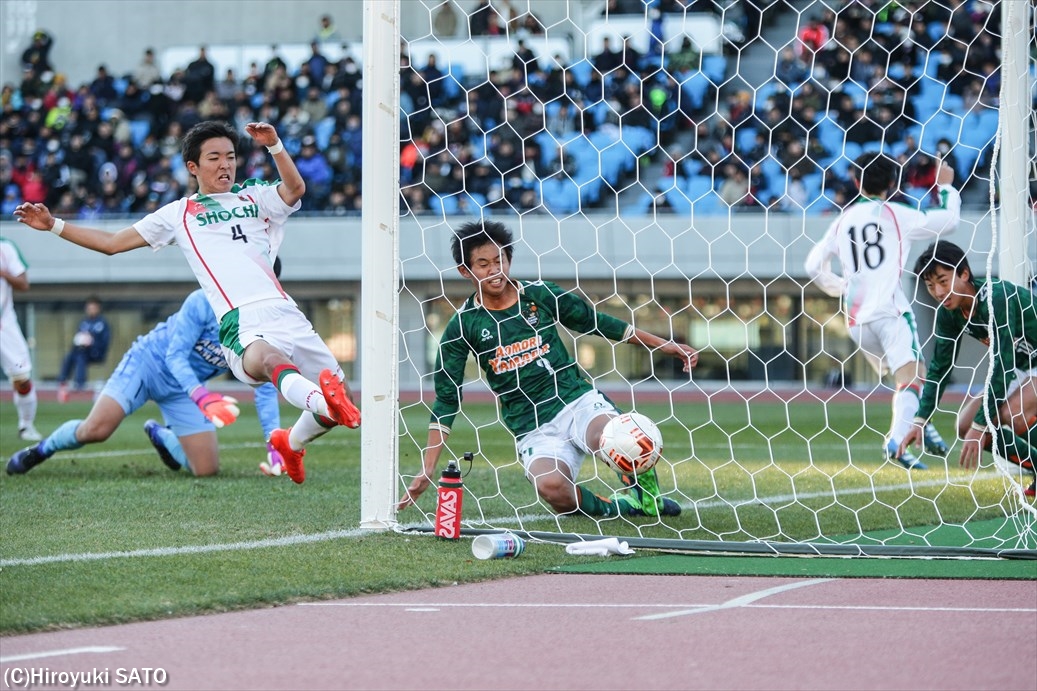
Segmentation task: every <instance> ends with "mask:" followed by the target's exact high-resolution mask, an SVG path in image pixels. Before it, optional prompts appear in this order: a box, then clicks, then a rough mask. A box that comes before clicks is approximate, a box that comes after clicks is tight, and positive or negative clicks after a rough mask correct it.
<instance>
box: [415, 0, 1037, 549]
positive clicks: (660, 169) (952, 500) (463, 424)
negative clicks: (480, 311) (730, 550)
mask: <svg viewBox="0 0 1037 691" xmlns="http://www.w3.org/2000/svg"><path fill="white" fill-rule="evenodd" d="M410 10H414V12H415V13H416V14H417V15H419V16H416V17H413V16H412V17H409V18H408V20H409V21H405V22H404V23H403V24H402V26H404V27H405V29H406V31H405V33H404V35H403V37H402V38H403V41H402V45H401V74H400V84H401V89H400V90H401V93H400V113H401V176H400V179H401V190H400V192H401V213H402V214H403V216H404V221H405V223H406V224H408V225H406V226H405V227H406V228H411V229H413V233H414V234H415V237H418V238H420V241H417V242H413V243H412V242H409V241H405V242H404V243H403V247H402V248H401V256H400V260H401V278H402V285H401V319H400V335H401V342H402V343H403V344H404V347H403V348H401V362H400V373H401V376H400V380H401V387H402V393H401V403H400V422H401V424H400V459H401V460H400V468H401V477H400V478H399V480H398V481H399V483H400V486H401V492H403V491H406V487H407V485H408V484H409V482H410V481H411V479H412V477H413V476H414V474H415V473H420V472H421V470H420V468H421V455H422V450H423V448H424V446H425V444H426V434H427V429H428V422H429V415H430V410H431V403H432V401H433V399H434V398H435V391H434V389H433V377H434V367H435V353H436V348H437V344H438V341H439V337H440V336H441V334H442V332H443V329H444V327H445V325H446V323H447V320H448V319H449V318H450V316H451V315H452V314H453V312H454V311H455V310H456V309H457V308H458V307H459V306H460V304H461V303H462V302H463V300H464V299H465V298H466V297H467V296H468V295H470V293H471V292H472V286H471V284H470V283H469V282H468V281H465V280H463V279H462V278H461V276H459V275H458V273H457V270H456V267H455V265H454V262H453V260H452V259H451V258H450V256H449V251H448V245H449V241H450V237H451V231H452V230H453V229H454V228H456V227H457V226H458V225H460V224H461V223H463V222H465V221H468V220H472V219H473V218H476V219H477V218H489V219H493V220H499V221H501V222H503V223H505V224H506V225H507V226H508V227H509V228H511V230H512V231H513V233H514V235H515V237H516V244H515V246H514V251H515V258H514V263H513V267H512V276H513V277H515V278H520V279H529V280H545V281H551V282H554V283H557V284H558V285H559V286H561V287H562V289H563V290H565V291H568V292H573V293H575V294H577V295H579V296H580V297H582V298H583V299H586V300H587V301H588V302H590V303H591V304H592V305H593V306H594V307H595V308H596V309H597V310H598V311H600V312H603V313H607V314H611V315H614V316H617V317H620V318H622V319H624V320H626V321H629V322H631V323H633V324H634V325H635V326H636V327H638V328H642V329H645V330H647V331H650V332H652V333H655V334H658V335H660V336H663V337H664V338H669V339H674V340H677V341H681V342H686V343H689V344H691V345H692V346H694V347H695V348H697V349H698V350H699V351H700V361H699V365H698V367H697V368H696V370H695V372H694V374H693V376H692V377H690V378H689V377H688V376H687V375H686V374H682V373H681V372H680V371H679V367H674V363H673V361H671V359H670V358H666V357H663V356H661V355H660V354H659V353H657V352H653V351H652V350H650V349H644V348H641V347H639V346H634V345H628V344H616V343H613V342H610V341H607V340H605V339H602V338H601V337H599V336H594V335H579V334H573V333H568V332H566V338H567V345H568V347H569V349H570V352H572V353H573V355H574V357H575V358H576V360H577V362H578V363H579V366H580V367H581V369H582V371H583V372H584V374H585V376H586V377H587V378H588V379H589V380H590V381H591V382H592V383H593V384H594V385H595V386H596V387H597V388H599V389H600V390H602V391H603V392H605V393H606V394H607V395H608V396H609V397H611V398H612V399H613V400H614V401H615V402H616V403H617V404H618V405H619V407H620V408H622V409H625V410H629V409H633V410H637V411H639V412H643V413H645V414H647V415H648V416H649V417H650V418H652V419H653V420H654V421H655V422H656V423H657V424H658V425H659V427H660V429H661V430H662V434H663V437H664V439H665V445H666V446H665V452H664V458H663V460H662V461H660V463H659V466H658V475H659V480H660V486H661V489H662V492H663V494H664V495H665V496H666V497H668V498H671V499H673V500H674V501H676V502H678V503H679V504H680V506H681V507H682V509H683V511H682V513H681V515H680V516H677V517H664V518H630V517H623V516H620V517H615V518H607V519H593V518H589V517H571V516H565V517H562V516H557V515H555V514H554V513H553V512H552V511H550V510H549V508H548V507H547V505H546V504H545V503H544V502H543V501H541V500H540V499H539V498H538V496H537V494H536V491H535V490H534V488H533V486H532V485H531V484H530V483H529V482H528V481H527V480H526V479H525V478H524V472H523V466H522V464H521V463H520V461H519V459H518V458H517V457H516V453H515V446H514V440H513V438H512V436H511V435H510V433H509V432H508V431H507V429H506V428H505V427H504V425H503V423H502V420H501V416H500V412H499V410H498V409H497V407H496V406H495V405H494V402H493V400H494V399H493V396H492V395H491V394H490V393H489V391H488V389H487V387H486V382H485V377H484V376H483V375H482V373H480V372H479V370H478V368H477V367H476V365H475V362H474V358H473V359H470V361H469V366H468V370H467V372H466V381H465V384H464V387H463V394H464V403H463V406H462V412H461V414H460V415H459V416H458V418H457V420H456V421H455V423H454V425H453V430H452V433H451V435H450V438H449V440H448V442H447V451H446V454H445V455H446V456H448V457H453V458H461V456H462V454H463V453H464V452H465V451H473V452H475V461H474V462H473V463H472V464H471V466H470V467H469V466H467V464H463V465H464V466H465V467H464V469H465V470H466V471H467V475H466V479H465V482H466V488H467V491H468V497H469V498H468V502H467V504H466V506H465V515H464V519H465V525H467V526H469V527H471V528H512V529H514V528H518V529H521V530H526V531H529V532H530V533H535V534H538V535H540V534H545V535H548V536H550V535H562V534H574V533H575V534H597V535H614V534H620V535H634V536H637V537H640V538H646V539H650V538H657V539H660V540H679V541H684V542H686V543H688V544H691V543H692V542H694V541H697V540H707V541H721V542H722V543H724V544H730V545H738V544H742V543H744V542H747V541H766V542H771V541H773V542H779V543H803V542H809V543H814V544H825V543H832V544H836V543H849V544H853V545H857V546H858V547H859V546H862V545H864V546H867V545H882V546H886V545H900V544H912V545H917V544H922V545H929V546H932V547H939V546H948V545H949V546H964V547H968V548H974V547H981V548H993V549H996V550H1002V549H1014V548H1023V549H1028V550H1032V549H1034V548H1035V547H1037V538H1035V533H1034V511H1033V509H1032V506H1031V503H1030V502H1029V501H1028V500H1027V499H1026V498H1025V497H1024V496H1023V494H1022V489H1023V488H1025V486H1026V485H1027V484H1028V483H1029V481H1031V480H1032V475H1029V474H1027V473H1026V471H1025V470H1021V469H1020V467H1019V466H1018V465H1015V466H1009V465H1005V464H1004V463H998V462H996V461H995V460H993V459H992V458H991V456H990V455H989V454H987V455H986V458H985V460H984V463H983V465H982V466H981V467H980V469H979V470H978V471H976V472H972V471H966V470H962V469H960V468H959V467H958V464H957V462H956V459H957V455H958V452H959V450H960V443H955V442H954V438H955V437H956V427H957V423H956V416H957V413H958V405H959V403H960V401H961V400H962V399H963V397H964V396H965V395H966V393H967V392H970V391H971V392H975V391H977V390H979V388H978V387H982V385H983V382H984V378H985V376H986V366H985V365H986V362H987V360H986V354H985V349H983V348H982V347H981V346H979V345H966V346H965V347H964V348H963V352H962V355H961V357H960V358H959V361H958V365H957V366H956V368H955V369H954V374H953V376H954V384H953V385H952V386H951V387H950V388H949V391H948V393H947V394H946V395H945V397H944V400H943V401H942V402H941V404H940V406H939V408H938V410H937V413H936V415H935V416H934V422H935V423H936V427H937V429H939V430H940V431H941V432H942V434H943V436H944V438H945V439H946V440H947V442H948V443H949V444H950V445H951V450H950V454H949V456H948V457H947V460H944V459H943V458H939V457H935V456H931V455H929V454H923V455H922V458H923V460H925V461H926V462H927V463H928V465H929V466H930V469H929V470H928V471H926V472H919V471H913V472H912V473H910V474H908V473H906V472H905V471H904V469H903V468H901V467H900V466H899V465H896V464H894V463H890V462H886V460H885V459H884V458H883V457H882V447H883V444H884V438H885V435H887V433H888V431H889V423H890V416H891V412H890V411H891V403H890V401H891V396H892V391H891V389H890V386H889V384H890V382H888V381H880V380H879V379H878V378H877V377H876V376H875V374H874V372H873V371H872V370H871V369H870V368H869V366H868V365H867V363H866V362H865V359H864V357H863V354H862V353H860V352H859V351H858V350H857V349H856V346H855V345H854V344H853V342H852V341H851V340H850V338H849V336H848V333H847V327H846V322H845V318H844V316H843V315H842V314H841V313H840V311H839V304H838V301H837V300H835V299H833V298H829V297H828V296H826V295H824V294H823V293H822V292H821V291H820V290H818V289H817V288H816V286H813V285H812V284H810V283H809V281H808V280H807V279H806V277H805V275H804V272H803V270H802V266H803V258H804V257H805V254H806V252H807V250H808V249H809V247H810V245H811V244H812V242H814V241H816V240H817V239H818V238H819V237H820V235H821V234H822V233H823V231H824V229H825V227H826V226H827V224H828V223H829V222H830V220H831V219H832V218H833V217H834V214H836V213H838V212H839V211H840V210H841V209H842V208H843V207H844V206H846V205H847V204H849V203H851V202H852V201H854V199H855V196H856V190H855V188H854V186H853V183H852V181H851V178H850V175H849V173H850V165H851V162H852V161H853V160H854V159H855V158H856V157H857V156H858V155H860V154H861V153H863V152H868V151H882V152H884V153H886V154H887V155H888V156H890V157H891V158H894V159H896V160H897V161H898V162H899V163H900V165H901V168H902V173H901V179H900V181H899V185H898V187H897V192H896V199H897V201H900V202H902V203H905V204H909V205H912V206H915V207H921V208H927V207H928V206H930V205H933V204H934V203H936V202H937V198H936V193H935V188H934V183H935V175H936V159H937V157H941V158H943V160H945V161H947V162H948V163H949V164H950V165H952V166H953V168H954V170H955V173H956V181H955V183H954V184H955V186H956V187H958V188H959V189H960V190H962V194H963V199H964V200H965V204H964V209H965V212H964V220H963V222H962V223H961V225H960V226H959V229H958V230H957V231H956V233H955V234H954V235H953V236H952V238H951V239H952V240H953V241H954V242H956V243H958V244H960V245H961V246H962V247H963V248H965V249H966V250H967V252H968V253H969V255H970V257H972V258H973V265H974V266H977V267H984V266H987V259H988V257H990V256H992V253H993V249H992V245H991V239H990V236H991V232H990V231H991V226H992V220H993V215H992V214H993V212H994V211H996V209H997V203H998V200H997V199H996V198H995V197H996V190H997V184H996V183H997V181H996V179H993V178H992V176H991V170H992V169H993V166H994V164H995V158H996V157H995V151H997V147H996V146H995V144H996V142H997V141H998V122H999V114H998V113H999V111H998V106H999V98H1000V95H1001V84H1000V81H999V80H1000V67H1001V54H1000V35H999V32H1000V28H999V27H1000V17H999V14H1000V7H999V6H998V5H996V4H987V3H981V2H977V3H958V2H950V1H949V0H948V2H928V3H924V4H923V3H888V4H887V3H867V2H865V3H861V2H854V3H845V4H844V3H841V2H829V3H823V2H778V1H775V2H755V3H754V2H740V3H726V2H719V1H718V2H701V1H698V2H681V1H679V0H669V1H666V0H663V1H654V2H645V3H642V2H641V1H640V0H637V1H636V2H625V1H624V0H610V1H609V2H607V3H606V2H583V1H581V0H568V1H567V2H564V3H563V2H544V3H537V2H534V1H533V0H526V1H520V0H513V1H512V2H499V1H498V0H492V1H491V2H475V0H473V1H472V2H463V3H457V2H452V1H448V2H436V1H434V0H422V2H421V3H420V4H418V5H417V6H416V7H410V8H409V9H408V11H410ZM1028 21H1030V22H1032V19H1029V20H1028ZM1030 27H1031V31H1030V33H1029V36H1030V49H1031V50H1030V55H1031V56H1032V55H1033V54H1034V51H1033V48H1034V43H1033V31H1032V23H1031V24H1030ZM1032 60H1033V58H1032V57H1031V58H1030V64H1029V69H1028V74H1030V75H1031V76H1032V75H1033V74H1034V69H1033V63H1032ZM1027 86H1029V85H1027ZM1025 93H1026V96H1025V97H1026V98H1027V99H1031V98H1033V95H1032V94H1033V92H1032V90H1030V89H1028V88H1027V90H1026V92H1025ZM1028 124H1029V125H1030V127H1029V128H1028V129H1029V132H1030V134H1029V135H1028V138H1027V141H1028V142H1031V145H1030V146H1029V150H1028V151H1025V152H1022V151H1017V152H1011V155H1013V156H1019V155H1024V156H1025V157H1026V158H1027V160H1029V161H1030V162H1031V170H1032V165H1033V163H1032V162H1033V153H1032V151H1033V146H1032V139H1033V135H1032V123H1028ZM999 155H1000V156H1001V157H1004V156H1006V155H1009V152H1005V151H1003V150H1002V151H1000V152H999ZM1032 178H1033V176H1031V180H1032ZM1031 184H1033V183H1032V182H1031ZM1032 194H1033V191H1032V190H1031V195H1032ZM1030 202H1031V205H1032V202H1033V197H1032V196H1031V198H1030ZM1029 227H1030V228H1031V229H1032V227H1033V225H1032V222H1031V223H1030V226H1029ZM404 237H407V236H406V235H405V236H404ZM1027 243H1028V244H1027V247H1030V248H1032V246H1033V234H1032V231H1030V234H1029V235H1028V236H1027ZM916 249H921V248H916ZM908 266H909V267H910V263H908ZM994 267H995V269H996V262H995V264H994ZM995 273H996V270H995ZM905 281H907V283H908V284H910V285H911V286H912V287H915V282H914V281H913V277H910V276H906V277H905ZM908 292H909V294H913V295H914V298H915V308H914V309H915V312H916V315H917V318H918V321H919V327H920V328H919V333H920V337H921V339H922V340H923V342H925V341H926V340H927V336H928V335H929V334H931V333H932V322H933V318H934V314H935V310H934V306H933V304H932V302H931V300H929V298H928V296H927V295H926V292H925V289H924V287H922V288H921V289H920V290H909V291H908ZM926 348H927V349H931V343H926ZM433 479H435V478H433ZM579 481H580V483H581V484H583V485H584V486H586V487H588V488H589V489H591V490H592V491H594V492H595V493H598V494H600V495H602V496H606V497H608V496H611V495H612V494H613V493H615V492H619V491H622V490H623V489H624V483H623V482H622V481H621V480H620V478H618V477H617V476H616V475H615V474H614V473H613V472H612V471H610V470H608V469H607V468H606V466H605V465H604V464H603V463H601V462H597V461H595V460H594V459H591V458H588V459H587V460H586V461H585V462H584V464H583V466H582V470H581V474H580V476H579ZM432 494H433V493H431V492H429V493H428V495H429V496H426V497H423V498H422V499H421V500H420V501H419V502H418V505H417V507H418V508H417V510H418V511H420V512H421V513H422V514H424V517H425V519H426V520H428V521H431V520H432V515H433V514H434V511H435V500H434V497H432V496H431V495H432ZM409 511H410V512H411V513H405V514H401V516H400V520H401V521H405V522H406V521H408V520H418V519H417V514H414V513H413V512H414V509H410V510H409ZM419 522H420V521H419ZM710 544H713V543H712V542H710Z"/></svg>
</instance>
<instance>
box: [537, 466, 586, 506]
mask: <svg viewBox="0 0 1037 691" xmlns="http://www.w3.org/2000/svg"><path fill="white" fill-rule="evenodd" d="M535 484H536V488H537V494H539V495H540V498H541V499H543V500H544V501H545V502H547V503H548V505H550V507H551V508H552V509H554V510H555V511H557V512H559V513H565V512H568V511H573V510H574V509H575V508H576V498H575V492H574V490H573V483H572V482H570V480H569V478H567V477H565V476H564V475H562V474H561V473H552V474H550V475H546V476H543V477H539V478H537V479H536V481H535Z"/></svg>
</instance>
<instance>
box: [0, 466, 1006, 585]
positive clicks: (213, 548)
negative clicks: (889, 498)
mask: <svg viewBox="0 0 1037 691" xmlns="http://www.w3.org/2000/svg"><path fill="white" fill-rule="evenodd" d="M996 477H999V476H998V475H997V474H996V473H990V474H982V475H977V476H976V477H975V478H974V479H977V480H979V479H992V478H996ZM946 484H947V480H946V478H934V479H932V480H923V481H921V482H907V483H900V484H896V485H875V486H871V487H860V488H855V489H849V490H844V491H841V492H839V495H841V496H847V495H856V494H871V493H872V492H891V491H899V490H910V489H912V488H913V487H935V486H940V485H946ZM830 496H832V493H831V492H803V493H797V494H780V495H774V496H769V497H756V498H752V499H745V500H741V501H736V502H729V501H724V500H721V499H715V500H711V501H701V502H684V503H682V504H681V506H682V508H684V509H694V510H703V509H713V508H720V507H739V506H746V505H751V504H787V503H788V502H790V501H794V500H797V499H798V500H807V499H821V498H825V497H830ZM557 518H558V517H557V516H556V515H554V514H541V515H535V516H523V517H522V518H521V521H526V522H535V521H541V520H555V519H557ZM519 522H520V519H519V518H518V517H517V516H508V517H500V518H495V519H484V520H480V521H478V522H475V521H472V522H470V523H469V524H470V525H474V524H486V525H509V524H518V523H519ZM426 525H427V524H426V523H424V522H421V523H410V524H405V525H400V526H398V527H397V530H400V531H403V530H408V529H412V528H419V527H423V526H426ZM365 535H370V531H368V530H365V529H362V528H351V529H348V530H329V531H326V532H322V533H311V534H308V535H287V536H285V537H278V538H267V539H264V540H246V541H242V542H230V543H217V544H210V545H185V546H182V547H155V548H151V549H135V550H127V551H120V552H81V553H67V554H53V555H48V556H39V557H21V558H13V559H0V568H8V567H11V566H39V565H41V564H57V563H64V562H86V561H104V560H108V559H126V558H138V557H170V556H175V555H180V554H206V553H210V552H234V551H242V550H247V549H264V548H267V547H290V546H294V545H305V544H312V543H315V542H326V541H328V540H341V539H344V538H355V537H362V536H365Z"/></svg>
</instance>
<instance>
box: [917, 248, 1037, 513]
mask: <svg viewBox="0 0 1037 691" xmlns="http://www.w3.org/2000/svg"><path fill="white" fill-rule="evenodd" d="M915 273H917V274H918V276H919V278H921V279H922V280H923V281H924V282H925V287H926V290H928V291H929V294H930V295H931V296H932V297H933V299H934V300H936V301H937V303H939V307H938V308H937V310H936V328H935V336H936V348H935V350H934V351H933V357H932V359H931V361H930V367H929V378H928V379H927V381H926V383H925V388H924V389H923V391H922V397H921V401H920V403H919V407H918V413H917V417H916V418H915V423H916V424H915V427H914V428H913V429H911V431H910V432H909V433H908V435H907V436H906V437H905V438H904V442H903V444H904V446H906V445H907V444H910V443H917V442H918V440H919V439H920V438H921V428H920V427H919V425H922V424H924V423H925V422H926V421H927V420H928V419H929V418H930V417H931V416H932V414H933V411H934V410H935V409H936V404H937V403H938V402H939V400H940V397H941V396H942V395H943V392H944V389H945V388H946V386H947V375H948V374H949V372H950V370H951V367H952V366H953V365H954V360H955V358H956V357H957V354H958V349H959V347H960V345H961V338H962V336H964V335H965V334H968V335H969V336H971V337H973V338H975V339H976V340H978V341H981V342H982V343H984V344H986V345H988V346H990V348H991V349H992V350H993V352H992V353H991V356H992V357H991V358H990V372H989V376H988V380H987V383H986V390H985V391H984V392H983V395H982V396H978V397H970V398H967V399H966V401H965V404H964V405H963V406H962V408H961V411H960V413H959V415H958V434H959V436H960V437H961V438H962V439H963V440H964V444H963V445H962V450H961V457H960V459H959V463H960V464H961V465H962V466H963V467H966V468H974V467H976V466H977V465H978V462H979V456H980V453H981V449H983V448H986V449H990V448H991V447H992V446H996V447H997V449H998V451H999V452H1000V453H1001V455H1002V456H1004V457H1005V458H1008V459H1010V460H1014V461H1016V462H1018V463H1019V464H1020V465H1022V466H1023V467H1024V468H1029V469H1030V470H1032V469H1033V463H1034V457H1033V448H1034V447H1035V445H1037V427H1035V425H1034V423H1035V422H1037V299H1035V297H1034V294H1033V293H1032V292H1030V290H1028V289H1026V288H1023V287H1020V286H1017V285H1015V284H1014V283H1009V282H1008V281H1002V280H998V279H991V280H988V281H981V280H978V279H976V278H975V276H973V274H972V269H971V268H970V267H969V261H968V259H967V258H966V256H965V252H964V251H963V250H962V249H961V248H960V247H958V246H957V245H955V244H953V243H950V242H942V241H941V242H938V243H934V244H932V245H930V246H929V247H928V248H927V249H926V250H925V251H924V252H923V253H922V255H921V256H920V257H919V258H918V260H917V262H916V263H915ZM988 421H989V423H990V424H989V425H988ZM991 430H993V432H991ZM1027 494H1028V495H1030V496H1033V494H1034V485H1032V484H1031V485H1030V487H1029V489H1028V490H1027Z"/></svg>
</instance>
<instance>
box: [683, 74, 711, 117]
mask: <svg viewBox="0 0 1037 691" xmlns="http://www.w3.org/2000/svg"><path fill="white" fill-rule="evenodd" d="M712 85H713V84H712V82H710V81H709V77H707V76H706V75H705V74H703V73H702V72H692V73H691V74H690V75H689V76H688V78H687V79H685V80H684V82H682V83H681V93H682V95H683V97H684V98H686V99H687V100H688V105H689V106H690V111H691V112H694V111H698V110H702V107H703V105H704V104H705V102H706V94H707V93H708V92H709V88H710V87H711V86H712ZM685 110H686V111H687V109H685Z"/></svg>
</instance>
